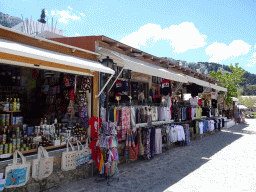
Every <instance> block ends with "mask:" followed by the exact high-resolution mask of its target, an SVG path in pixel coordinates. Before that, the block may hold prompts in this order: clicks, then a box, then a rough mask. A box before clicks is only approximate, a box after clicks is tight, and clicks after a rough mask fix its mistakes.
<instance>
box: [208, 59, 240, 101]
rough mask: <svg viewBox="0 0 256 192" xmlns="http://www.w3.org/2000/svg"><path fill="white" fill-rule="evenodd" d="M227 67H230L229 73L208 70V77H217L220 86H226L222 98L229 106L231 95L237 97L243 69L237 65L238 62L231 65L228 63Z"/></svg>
mask: <svg viewBox="0 0 256 192" xmlns="http://www.w3.org/2000/svg"><path fill="white" fill-rule="evenodd" d="M229 69H231V71H232V72H231V73H229V72H226V73H225V74H222V72H221V71H217V72H214V71H210V74H209V75H210V77H212V78H215V79H217V80H218V81H219V82H220V84H218V85H220V86H222V87H225V88H227V93H226V94H225V97H224V100H225V103H226V105H227V106H230V105H231V104H232V102H233V100H232V97H238V96H239V91H238V83H242V82H243V81H244V78H243V75H244V74H245V71H243V69H242V68H241V67H238V63H236V64H235V66H233V65H232V64H230V66H229Z"/></svg>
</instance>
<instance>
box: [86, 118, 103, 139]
mask: <svg viewBox="0 0 256 192" xmlns="http://www.w3.org/2000/svg"><path fill="white" fill-rule="evenodd" d="M101 124H102V119H101V118H99V117H91V118H90V120H89V125H91V138H98V132H99V129H100V127H101Z"/></svg>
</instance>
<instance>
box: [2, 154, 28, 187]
mask: <svg viewBox="0 0 256 192" xmlns="http://www.w3.org/2000/svg"><path fill="white" fill-rule="evenodd" d="M18 154H19V155H20V157H21V163H17V156H18ZM29 174H30V163H27V162H26V158H25V157H24V156H23V155H22V153H21V152H20V151H17V150H16V151H15V152H14V153H13V164H9V165H8V166H7V167H6V169H5V178H6V180H5V188H13V187H19V186H23V185H25V184H26V183H27V181H28V180H29Z"/></svg>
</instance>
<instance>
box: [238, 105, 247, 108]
mask: <svg viewBox="0 0 256 192" xmlns="http://www.w3.org/2000/svg"><path fill="white" fill-rule="evenodd" d="M237 108H238V109H248V108H247V107H246V106H244V105H237Z"/></svg>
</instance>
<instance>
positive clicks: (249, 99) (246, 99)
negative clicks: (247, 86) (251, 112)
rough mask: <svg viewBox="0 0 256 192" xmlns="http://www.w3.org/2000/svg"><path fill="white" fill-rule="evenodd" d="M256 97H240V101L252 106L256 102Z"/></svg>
mask: <svg viewBox="0 0 256 192" xmlns="http://www.w3.org/2000/svg"><path fill="white" fill-rule="evenodd" d="M255 100H256V99H255V98H253V97H239V101H240V103H241V104H242V105H244V106H246V107H248V108H252V107H253V106H254V104H255Z"/></svg>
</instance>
